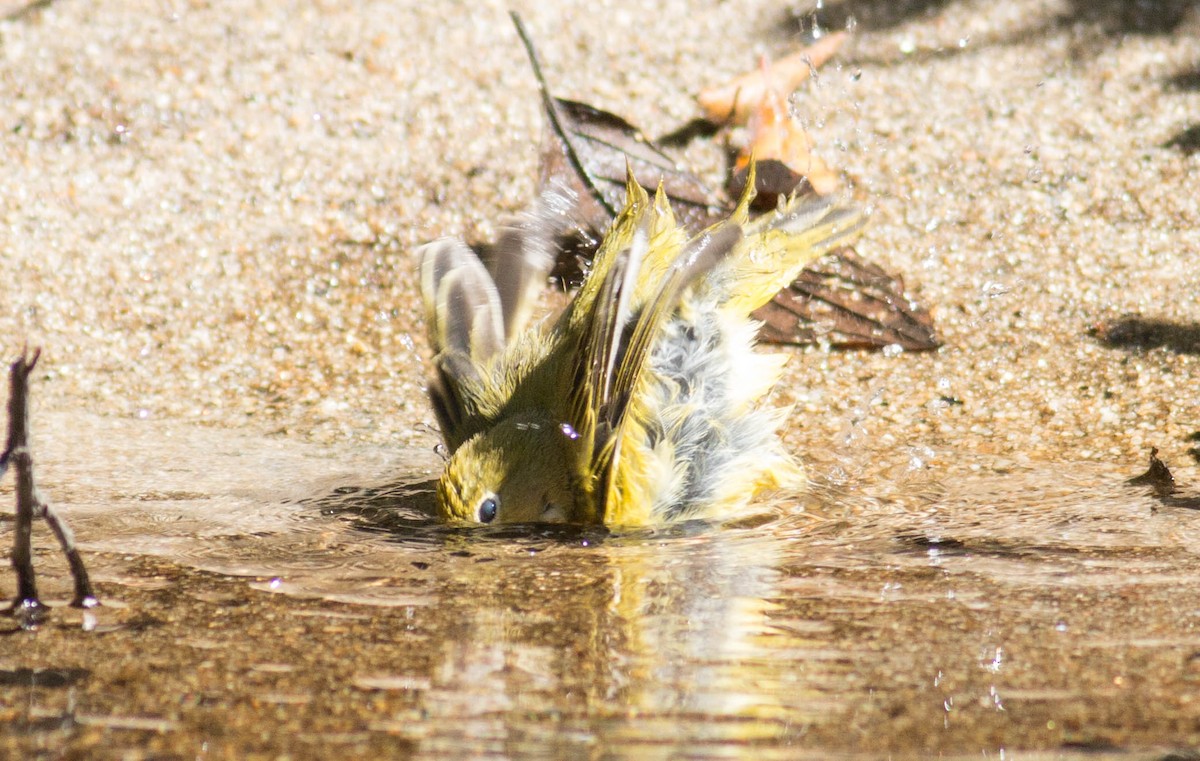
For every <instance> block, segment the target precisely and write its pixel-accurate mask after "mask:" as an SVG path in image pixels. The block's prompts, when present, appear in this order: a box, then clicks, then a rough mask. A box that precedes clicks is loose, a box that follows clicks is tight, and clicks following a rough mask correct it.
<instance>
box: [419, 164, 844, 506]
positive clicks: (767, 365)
mask: <svg viewBox="0 0 1200 761" xmlns="http://www.w3.org/2000/svg"><path fill="white" fill-rule="evenodd" d="M626 184H627V188H626V193H627V195H626V204H625V208H624V210H622V211H621V213H620V214H619V215H618V216H617V218H616V220H615V221H614V222H613V225H612V227H611V228H610V229H609V231H608V233H607V234H606V235H605V236H604V240H603V242H602V243H601V244H600V248H599V250H598V252H597V254H596V257H595V260H594V263H593V266H592V268H591V271H590V272H589V273H588V274H587V276H586V278H585V279H584V282H583V284H582V286H581V287H580V289H579V292H578V293H577V295H576V296H575V298H574V299H573V300H572V301H571V303H570V304H569V305H568V306H567V307H566V309H565V310H564V311H563V313H562V314H561V315H560V316H559V317H558V318H557V320H556V321H554V322H553V323H552V324H550V325H544V326H541V327H537V326H535V327H532V328H529V327H527V325H528V319H529V316H530V314H531V313H532V304H533V303H534V301H535V299H536V295H537V292H538V290H539V289H540V288H541V287H542V285H543V284H544V277H545V271H546V269H545V262H539V261H530V255H529V254H528V253H527V252H526V253H519V252H518V251H517V249H518V248H520V246H519V245H518V243H517V242H515V241H510V242H509V243H507V244H506V243H505V241H504V240H503V239H502V240H501V242H500V244H499V245H498V246H497V247H496V249H497V252H498V254H497V257H496V258H497V261H493V262H491V271H490V272H489V268H488V267H485V266H484V264H483V263H482V262H481V261H480V260H479V258H478V257H476V255H475V254H474V253H473V252H472V251H471V249H469V248H468V247H467V246H466V245H465V244H463V243H462V242H461V241H458V240H456V239H443V240H439V241H434V242H433V243H429V244H426V245H425V246H423V247H422V248H421V250H420V252H419V255H418V258H419V262H420V278H421V291H422V297H423V299H424V302H425V309H426V314H427V319H428V323H429V332H430V339H431V342H432V344H433V348H434V351H435V352H436V355H435V358H434V367H435V375H434V378H433V379H432V380H431V382H430V386H429V393H430V397H431V399H432V401H433V406H434V409H435V412H436V414H437V417H438V421H439V423H440V424H441V428H442V435H443V436H444V437H445V441H446V446H447V447H448V449H449V451H450V456H449V459H448V461H447V463H446V469H445V472H444V473H443V474H442V476H441V478H440V479H439V481H438V485H437V503H438V509H439V512H440V516H441V518H443V519H444V520H446V521H449V522H453V523H493V522H570V523H582V524H606V525H609V526H621V527H633V526H645V525H656V524H661V523H664V522H669V521H672V520H678V519H683V518H703V517H714V516H720V515H727V514H729V513H730V512H731V511H733V510H736V509H737V508H739V507H741V506H743V505H745V504H746V503H747V502H749V501H750V500H751V499H752V498H753V497H754V496H755V494H756V493H758V492H759V491H761V490H762V489H765V488H775V487H783V486H796V485H799V484H800V483H801V482H802V481H803V469H802V468H801V467H800V465H799V464H798V463H797V462H796V460H794V459H793V458H792V457H791V456H790V455H789V454H788V453H787V452H785V451H784V450H783V448H782V445H781V443H780V441H779V438H778V434H777V428H778V426H779V424H780V423H781V422H782V420H783V419H784V418H785V417H786V415H787V413H788V410H787V409H770V408H764V407H763V406H762V404H761V399H762V397H763V396H764V395H765V394H766V393H767V392H768V391H770V390H771V388H772V387H773V386H774V385H775V383H776V382H777V381H778V379H779V375H780V372H781V371H782V368H783V365H784V362H785V361H786V359H787V357H786V355H781V354H759V353H756V352H755V351H754V350H753V346H754V342H755V340H754V335H755V332H756V330H757V327H758V324H757V323H756V322H754V321H753V320H751V319H750V313H751V312H752V311H753V310H755V309H757V308H758V307H760V306H762V305H763V304H765V303H766V302H767V301H769V300H770V299H771V298H772V297H773V296H774V295H775V294H776V293H777V292H778V291H779V290H780V289H781V288H783V287H785V286H787V285H789V284H790V283H791V282H792V281H793V280H795V278H796V277H797V276H798V275H799V273H800V271H801V270H802V269H803V268H804V267H805V266H806V265H808V264H809V263H810V262H812V261H813V260H814V259H816V258H818V257H819V256H821V255H822V254H824V253H826V252H827V251H829V250H830V249H831V248H834V247H835V246H838V245H842V244H845V243H847V242H849V241H851V240H852V239H853V238H855V237H856V236H857V235H858V233H859V232H860V231H861V229H862V227H863V225H864V223H865V217H864V216H863V215H862V214H861V213H860V212H859V210H858V209H856V208H854V207H852V206H848V205H839V204H838V203H835V202H833V201H831V200H829V199H828V198H823V197H820V196H815V195H805V196H802V197H799V198H792V199H788V200H787V201H786V202H785V201H784V199H781V202H780V208H779V210H777V211H776V212H774V213H772V214H767V215H764V216H762V217H760V218H758V219H756V220H754V221H753V222H751V221H749V219H748V213H747V209H748V207H749V203H750V200H751V194H752V191H750V192H747V194H746V195H745V196H744V197H743V198H742V199H741V201H740V203H739V204H738V206H737V208H736V209H735V210H734V212H733V214H732V215H731V216H730V217H729V219H727V220H725V221H722V222H720V223H718V224H716V225H713V226H712V227H710V228H708V229H707V230H705V231H703V232H702V233H700V234H699V235H697V236H695V237H693V238H691V239H690V240H689V239H688V235H687V232H686V231H685V230H684V229H683V228H681V227H679V226H678V225H677V224H676V223H675V219H674V216H673V215H672V213H671V209H670V206H669V204H668V201H667V198H666V196H665V194H664V193H663V192H662V190H661V189H660V190H659V192H658V193H657V194H656V196H655V198H654V200H653V201H651V200H650V198H649V196H648V195H647V193H646V191H645V190H643V189H642V187H641V186H640V185H639V184H638V183H637V182H636V181H635V180H634V179H633V177H632V174H630V177H629V179H628V181H627V183H626ZM746 186H747V188H751V189H752V188H753V187H754V182H753V179H751V180H750V181H749V182H747V185H746ZM510 232H511V231H510ZM534 248H536V246H535V247H534ZM544 256H548V255H545V254H543V257H544ZM534 258H535V259H536V256H535V257H534ZM492 273H495V274H492ZM539 277H540V278H541V282H539V280H538V278H539Z"/></svg>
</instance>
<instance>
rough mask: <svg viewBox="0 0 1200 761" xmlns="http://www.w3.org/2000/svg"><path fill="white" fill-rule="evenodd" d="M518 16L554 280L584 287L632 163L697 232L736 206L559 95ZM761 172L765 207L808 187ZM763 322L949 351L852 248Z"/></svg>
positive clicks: (865, 341)
mask: <svg viewBox="0 0 1200 761" xmlns="http://www.w3.org/2000/svg"><path fill="white" fill-rule="evenodd" d="M512 17H513V23H514V24H515V25H516V27H517V33H518V34H519V35H520V36H521V41H522V42H523V43H524V45H525V49H526V52H527V53H528V54H529V60H530V64H531V65H532V67H533V71H534V75H535V77H536V78H537V81H538V88H539V90H540V91H541V95H542V105H543V110H544V112H545V114H546V122H547V125H548V129H547V134H546V138H545V140H544V142H543V145H542V154H541V167H540V170H539V194H540V200H539V208H538V210H537V217H538V218H539V219H540V220H541V221H542V223H543V224H546V225H547V226H548V227H550V228H551V229H550V231H549V232H550V233H551V235H552V236H553V237H554V238H556V239H557V251H558V257H557V263H556V266H555V269H554V271H553V273H552V275H553V276H554V277H556V278H558V279H559V280H561V281H562V282H564V283H575V282H578V280H579V278H580V276H581V273H582V272H583V270H584V269H585V268H586V266H587V262H588V261H589V260H590V259H591V257H592V256H593V255H594V254H595V251H596V246H597V245H598V244H599V240H600V236H601V235H602V234H603V232H604V231H605V230H607V229H608V226H609V225H610V224H611V223H612V221H613V219H614V218H615V217H616V213H617V210H618V209H620V208H621V207H622V206H623V205H624V200H625V185H624V183H625V172H626V167H629V168H631V169H632V170H633V173H634V177H635V178H636V179H637V181H638V184H640V185H642V186H643V187H644V188H646V189H647V190H648V191H650V192H654V190H656V189H657V188H658V186H659V184H660V183H661V185H662V188H663V191H664V192H665V193H666V195H667V198H668V199H669V200H670V202H671V207H672V209H673V210H674V211H675V215H676V217H677V218H678V219H679V221H680V223H681V224H683V225H684V226H685V227H686V228H687V229H689V230H690V231H692V232H694V233H695V232H699V231H700V230H702V229H704V228H705V227H707V226H709V225H711V224H713V223H714V222H716V221H718V220H719V219H721V218H723V217H724V216H725V215H726V214H728V213H729V212H730V211H731V210H732V203H731V201H730V200H729V197H727V196H724V195H722V194H720V193H718V192H716V191H713V190H711V189H709V188H708V187H707V186H706V185H705V184H704V183H703V182H702V181H701V180H700V179H699V178H697V177H696V176H695V175H692V174H690V173H688V172H687V171H685V170H683V169H681V168H680V166H679V164H678V162H676V160H675V159H674V158H672V157H671V156H670V155H668V154H667V153H666V152H664V151H663V150H662V149H661V148H660V147H659V146H657V145H655V143H654V142H653V141H651V140H650V139H649V138H647V137H646V136H645V135H644V134H643V133H642V132H641V131H640V130H638V129H637V128H636V127H634V126H633V125H632V124H630V123H629V122H627V121H625V120H624V119H622V118H621V117H619V116H617V115H615V114H612V113H609V112H607V111H602V110H600V109H598V108H594V107H592V106H589V105H587V104H584V103H579V102H576V101H570V100H564V99H561V98H555V97H554V96H552V95H551V94H550V91H549V88H548V87H547V84H546V80H545V77H544V76H543V75H542V71H541V66H540V65H539V63H538V59H537V53H536V51H535V50H534V47H533V43H532V41H531V40H530V39H529V36H528V34H527V33H526V31H525V28H524V26H523V25H522V24H521V20H520V18H519V17H518V16H517V15H516V14H515V13H514V14H512ZM776 165H778V166H776ZM758 172H759V175H758V176H759V181H758V182H756V186H757V189H758V191H759V198H760V199H761V201H762V205H761V206H760V207H758V208H760V209H763V210H767V209H774V208H775V206H776V203H777V199H778V196H779V193H790V192H793V191H795V190H796V188H797V184H798V183H800V182H802V181H803V180H802V178H801V176H800V175H799V174H797V173H796V172H795V171H793V170H791V169H789V168H788V167H787V166H786V165H785V164H783V163H782V162H779V161H762V162H760V163H759V164H758ZM744 183H745V179H744V178H743V179H742V184H743V185H744ZM800 192H804V188H803V187H802V188H801V191H800ZM755 316H756V317H757V318H758V319H760V320H762V321H763V322H764V326H763V329H762V331H761V332H760V338H762V339H763V340H766V341H775V342H780V343H795V344H804V343H823V344H828V345H831V346H838V347H876V348H877V347H881V346H887V345H890V344H898V345H900V346H902V347H904V348H905V349H907V350H910V351H922V350H929V349H934V348H937V347H938V346H939V345H940V344H939V342H938V340H937V337H936V335H935V333H934V330H933V322H932V319H931V317H930V315H929V313H928V311H926V310H924V309H921V308H920V307H917V306H915V305H914V304H912V303H911V302H910V301H909V300H908V299H907V298H906V297H905V294H904V282H903V280H901V279H900V278H899V277H896V276H893V275H891V274H889V273H887V272H885V271H884V270H882V269H880V268H879V267H876V266H875V265H873V264H869V263H867V262H864V261H863V260H862V259H860V258H859V257H858V256H857V254H855V253H854V251H853V249H850V248H843V249H839V250H837V251H834V252H832V253H830V254H828V255H826V256H825V257H823V258H822V259H820V260H818V261H817V262H816V263H815V264H813V266H812V267H810V268H809V269H808V270H805V272H804V273H802V274H801V277H800V278H799V279H798V280H797V281H796V282H795V283H793V284H792V286H791V287H789V288H787V289H784V290H783V291H781V292H780V294H779V295H778V296H776V298H775V300H774V301H773V302H771V303H770V304H768V305H767V306H765V307H763V308H762V309H760V310H758V312H757V313H756V314H755Z"/></svg>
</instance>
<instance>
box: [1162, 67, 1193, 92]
mask: <svg viewBox="0 0 1200 761" xmlns="http://www.w3.org/2000/svg"><path fill="white" fill-rule="evenodd" d="M1166 84H1167V87H1169V88H1170V89H1172V90H1180V91H1183V92H1200V69H1192V70H1190V71H1181V72H1179V73H1178V74H1176V75H1174V76H1172V77H1168V78H1167V81H1166Z"/></svg>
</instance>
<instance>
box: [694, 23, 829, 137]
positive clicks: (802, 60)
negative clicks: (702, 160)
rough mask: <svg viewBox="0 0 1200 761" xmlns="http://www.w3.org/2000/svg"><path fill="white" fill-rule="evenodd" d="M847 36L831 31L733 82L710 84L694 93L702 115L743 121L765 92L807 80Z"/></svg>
mask: <svg viewBox="0 0 1200 761" xmlns="http://www.w3.org/2000/svg"><path fill="white" fill-rule="evenodd" d="M845 39H846V33H845V32H834V33H833V34H828V35H826V36H824V37H822V38H821V39H819V40H817V41H816V42H814V43H813V44H812V45H809V46H808V47H807V48H804V49H803V50H798V51H796V52H795V53H792V54H791V55H789V56H786V57H784V58H781V59H779V60H778V61H775V62H774V63H773V64H771V66H770V69H769V70H768V69H766V68H764V67H759V68H758V69H755V70H754V71H752V72H749V73H747V74H743V75H742V76H740V77H738V78H737V79H734V80H733V81H732V82H729V83H727V84H724V85H721V86H719V87H710V88H708V89H707V90H704V91H703V92H701V93H700V94H699V95H697V96H696V100H697V102H699V104H700V107H701V108H702V109H704V113H705V115H706V116H707V117H708V118H709V119H710V120H711V121H714V122H718V123H723V122H727V121H728V122H733V123H734V124H745V123H746V121H747V120H748V119H749V118H750V114H751V112H753V111H754V109H755V108H757V106H758V104H759V103H761V102H762V99H763V98H764V97H765V96H766V95H767V93H769V92H771V91H772V90H774V91H776V92H783V93H791V92H792V91H794V90H795V89H796V88H797V87H799V86H800V85H801V84H803V83H804V81H805V80H806V79H808V77H809V75H810V74H811V73H812V70H813V69H814V68H816V67H818V66H821V65H823V64H824V63H825V62H826V61H828V60H829V59H830V58H832V57H833V56H834V54H835V53H837V51H838V48H840V47H841V46H842V43H843V42H844V41H845Z"/></svg>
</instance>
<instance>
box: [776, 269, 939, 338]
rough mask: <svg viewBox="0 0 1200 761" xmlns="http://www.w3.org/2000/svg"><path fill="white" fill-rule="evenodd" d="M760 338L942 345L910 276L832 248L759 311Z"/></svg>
mask: <svg viewBox="0 0 1200 761" xmlns="http://www.w3.org/2000/svg"><path fill="white" fill-rule="evenodd" d="M754 316H755V317H756V318H757V319H759V320H762V322H763V326H762V329H761V330H760V331H759V338H760V339H762V340H764V341H772V342H775V343H792V344H825V345H829V346H838V347H842V348H849V347H881V346H891V345H897V346H900V347H902V348H904V349H905V350H906V351H929V350H932V349H936V348H938V347H939V346H941V342H940V341H938V338H937V333H936V332H935V331H934V329H933V318H932V316H931V315H930V313H929V311H928V310H926V309H923V308H921V307H920V306H917V305H916V304H914V303H913V302H912V301H911V300H910V299H909V298H908V296H907V295H906V294H905V291H904V280H903V279H902V278H900V277H899V276H897V275H892V274H890V273H888V272H887V271H885V270H883V269H882V268H880V267H878V266H876V265H874V264H871V263H870V262H867V261H864V260H863V259H862V258H861V257H859V256H858V254H857V253H856V252H855V251H854V249H852V248H849V247H846V248H839V249H835V250H834V251H831V252H830V253H828V254H826V255H825V256H823V257H821V258H820V259H818V260H817V261H816V262H813V264H812V265H810V266H809V267H808V268H807V269H805V270H804V271H803V272H801V273H800V277H799V278H797V279H796V281H795V282H794V283H792V284H791V285H790V286H789V287H787V288H785V289H783V290H782V291H780V292H779V293H778V294H777V295H776V296H775V298H774V299H773V300H772V301H771V302H770V303H768V304H767V305H766V306H764V307H762V308H761V309H759V310H758V311H757V312H755V314H754Z"/></svg>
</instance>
